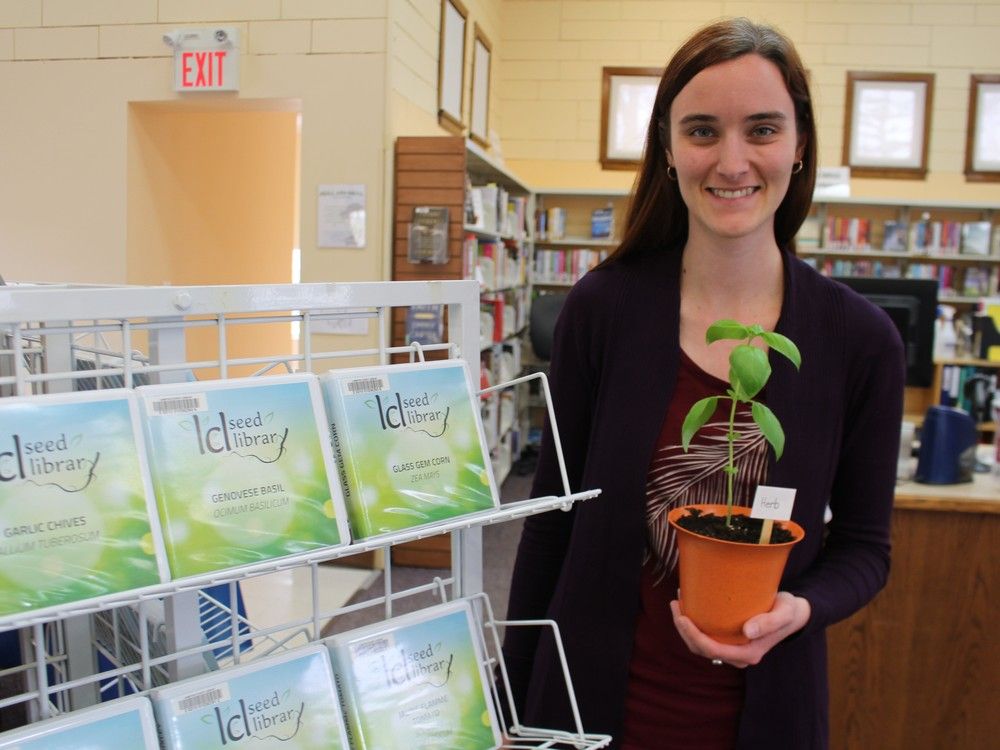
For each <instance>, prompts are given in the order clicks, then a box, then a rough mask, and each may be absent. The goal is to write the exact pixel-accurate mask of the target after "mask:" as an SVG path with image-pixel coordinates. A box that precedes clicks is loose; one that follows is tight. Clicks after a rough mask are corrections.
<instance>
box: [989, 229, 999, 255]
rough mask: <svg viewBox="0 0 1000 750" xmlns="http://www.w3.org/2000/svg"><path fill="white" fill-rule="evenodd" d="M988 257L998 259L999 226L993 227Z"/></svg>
mask: <svg viewBox="0 0 1000 750" xmlns="http://www.w3.org/2000/svg"><path fill="white" fill-rule="evenodd" d="M990 255H992V256H993V257H994V258H1000V224H998V225H996V226H995V227H993V234H992V236H991V238H990Z"/></svg>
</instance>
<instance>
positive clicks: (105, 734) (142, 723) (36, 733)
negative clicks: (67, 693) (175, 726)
mask: <svg viewBox="0 0 1000 750" xmlns="http://www.w3.org/2000/svg"><path fill="white" fill-rule="evenodd" d="M158 749H159V743H158V742H157V739H156V725H155V724H154V723H153V710H152V708H151V706H150V703H149V701H148V700H147V699H146V698H140V697H129V698H122V699H121V700H117V701H112V702H110V703H102V704H101V705H99V706H95V707H93V708H85V709H81V710H79V711H73V712H71V713H69V714H66V715H65V716H60V717H58V718H56V719H49V720H47V721H41V722H39V723H37V724H32V725H30V726H27V727H24V728H21V729H15V730H13V731H10V732H4V733H3V734H0V750H158Z"/></svg>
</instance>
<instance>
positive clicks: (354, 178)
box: [0, 0, 388, 283]
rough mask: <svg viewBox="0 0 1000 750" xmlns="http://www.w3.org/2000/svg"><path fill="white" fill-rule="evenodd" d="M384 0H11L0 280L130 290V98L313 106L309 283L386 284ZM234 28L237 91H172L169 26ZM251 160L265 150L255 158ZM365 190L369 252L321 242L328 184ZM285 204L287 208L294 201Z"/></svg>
mask: <svg viewBox="0 0 1000 750" xmlns="http://www.w3.org/2000/svg"><path fill="white" fill-rule="evenodd" d="M387 8H388V5H387V2H379V1H378V0H363V2H362V1H358V2H350V1H349V0H341V1H336V0H323V1H322V2H307V1H306V0H89V1H88V2H86V3H81V2H77V0H4V1H3V2H2V3H0V101H2V102H3V103H4V104H3V118H2V121H0V122H2V125H0V134H2V137H0V164H3V170H2V172H0V274H2V275H3V276H4V277H6V278H8V279H29V280H40V281H77V282H98V283H103V282H107V283H122V282H126V281H128V268H129V256H130V255H132V256H135V257H141V254H142V252H143V248H142V247H133V246H131V245H130V244H129V243H128V232H127V229H126V225H127V210H126V207H127V204H128V189H127V186H128V174H127V173H128V169H127V164H128V148H127V144H128V140H129V133H128V127H127V123H128V105H129V103H132V102H142V103H149V102H160V103H166V104H173V105H175V106H195V107H199V106H204V107H209V108H211V107H218V108H221V109H225V110H233V111H240V110H241V109H253V108H263V109H279V110H284V109H287V108H288V107H293V108H295V109H297V110H298V111H300V112H301V114H302V131H301V142H300V149H301V183H300V190H299V193H300V196H301V197H300V205H299V207H298V208H299V210H298V213H299V216H300V221H301V228H300V245H301V248H302V278H303V280H305V281H326V280H359V279H381V278H384V277H385V275H386V273H387V269H386V267H385V260H384V257H383V253H382V245H383V244H384V240H383V229H382V222H381V217H382V215H383V213H384V208H385V207H384V205H383V202H384V201H385V200H386V195H387V192H388V191H387V188H386V186H385V182H384V181H385V169H384V165H385V163H386V148H387V146H386V120H387V115H386V112H387V105H386V97H385V95H384V92H385V81H386V50H387V36H388V34H387V26H388V22H387V18H386V13H387ZM217 23H218V24H225V25H227V26H235V27H236V28H237V30H238V31H239V34H240V51H241V59H240V68H241V70H240V74H241V75H240V78H241V90H240V91H239V92H238V93H237V94H228V93H225V94H204V93H202V94H187V95H181V94H178V93H175V92H174V91H173V58H172V53H171V50H170V49H169V48H168V47H167V46H166V45H165V44H164V43H163V41H162V35H163V34H164V33H166V32H169V31H172V30H174V29H177V28H184V27H191V26H194V27H198V26H207V25H212V24H217ZM248 158H252V155H248ZM338 182H343V183H363V184H365V185H366V186H367V188H368V211H369V220H368V227H367V236H368V247H367V248H366V249H364V250H337V249H332V250H330V249H319V248H317V247H316V197H317V186H318V185H320V184H324V183H338ZM280 210H284V211H287V207H286V206H282V207H281V209H280Z"/></svg>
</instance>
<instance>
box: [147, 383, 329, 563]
mask: <svg viewBox="0 0 1000 750" xmlns="http://www.w3.org/2000/svg"><path fill="white" fill-rule="evenodd" d="M136 390H137V392H138V394H139V396H140V402H141V404H142V407H143V415H144V417H145V425H146V432H147V435H148V443H149V463H150V468H151V471H152V475H153V488H154V490H155V493H156V501H157V505H158V508H159V514H160V524H161V526H162V529H163V537H164V542H165V546H166V551H167V558H168V560H169V562H170V571H171V574H172V575H173V576H174V577H175V578H182V577H186V576H192V575H197V574H200V573H206V572H211V571H216V570H223V569H226V568H232V567H236V566H243V565H251V564H254V563H261V562H266V561H268V560H270V559H273V558H278V557H284V556H287V555H296V554H300V553H309V552H314V551H316V550H320V549H323V548H325V547H329V546H335V545H340V544H344V543H346V542H347V541H348V533H347V524H346V518H345V514H344V511H343V501H342V499H341V496H340V492H339V488H338V487H337V485H336V483H335V482H334V483H333V484H331V477H330V476H329V475H328V472H327V466H332V465H333V461H332V455H331V453H330V445H329V439H328V437H327V434H326V428H325V426H324V424H323V422H322V416H323V413H322V405H321V402H320V395H319V388H318V385H317V381H316V379H315V376H313V375H308V374H305V375H285V376H276V377H267V378H254V379H249V378H247V379H242V380H223V381H211V382H203V383H185V384H177V385H164V386H142V387H140V388H138V389H136ZM321 436H322V437H321Z"/></svg>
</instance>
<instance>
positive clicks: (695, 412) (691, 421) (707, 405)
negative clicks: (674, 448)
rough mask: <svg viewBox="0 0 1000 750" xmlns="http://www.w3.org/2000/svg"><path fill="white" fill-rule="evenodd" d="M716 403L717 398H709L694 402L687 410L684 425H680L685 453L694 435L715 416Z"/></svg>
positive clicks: (717, 401)
mask: <svg viewBox="0 0 1000 750" xmlns="http://www.w3.org/2000/svg"><path fill="white" fill-rule="evenodd" d="M718 403H719V397H718V396H709V397H708V398H703V399H701V400H700V401H696V402H695V403H694V404H692V406H691V408H690V410H688V413H687V416H686V417H684V424H683V425H681V445H682V446H683V447H684V452H685V453H686V452H687V449H688V448H689V447H690V445H691V438H693V437H694V434H695V433H696V432H698V430H700V429H701V428H702V427H703V426H704V425H705V423H706V422H707V421H708V420H709V419H711V417H712V415H713V414H715V407H716V406H717V405H718Z"/></svg>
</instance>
